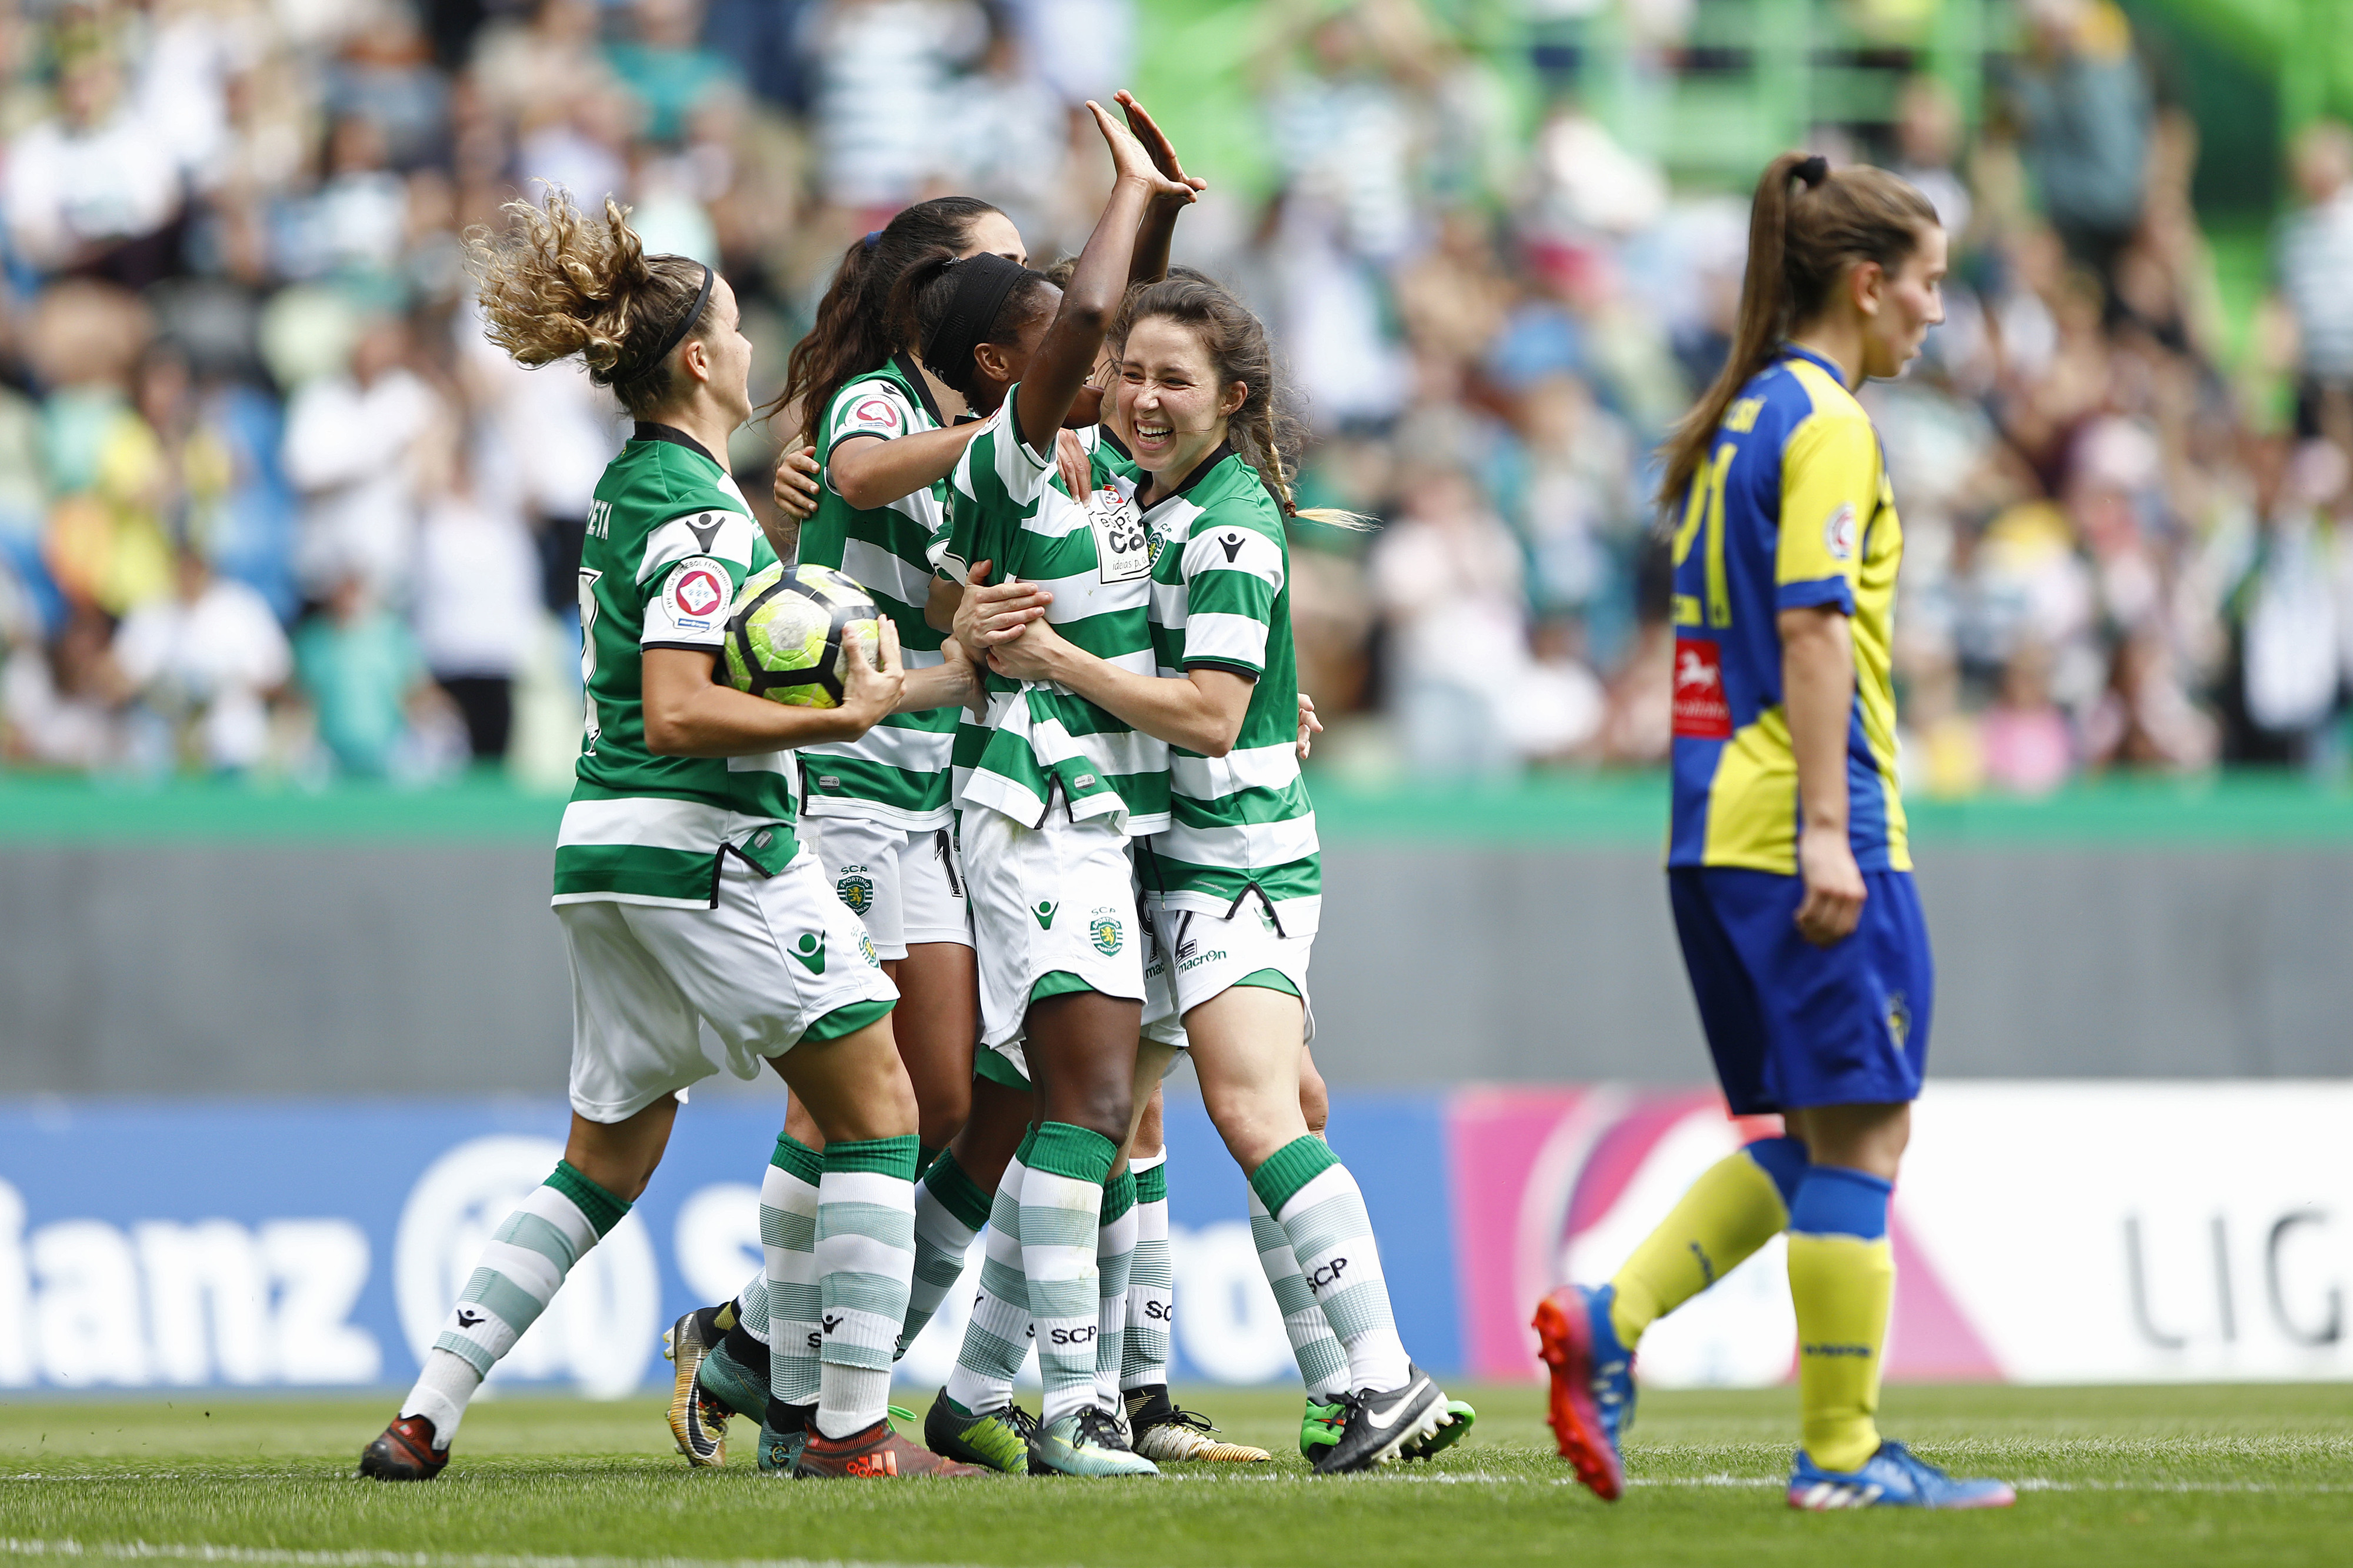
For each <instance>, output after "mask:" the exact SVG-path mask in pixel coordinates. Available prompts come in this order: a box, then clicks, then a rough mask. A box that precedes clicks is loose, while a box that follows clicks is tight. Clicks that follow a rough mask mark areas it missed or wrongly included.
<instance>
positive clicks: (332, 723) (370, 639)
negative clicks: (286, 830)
mask: <svg viewBox="0 0 2353 1568" xmlns="http://www.w3.org/2000/svg"><path fill="white" fill-rule="evenodd" d="M294 665H295V668H296V669H297V670H298V671H299V672H300V673H301V677H302V687H303V689H304V690H305V691H307V692H308V693H309V694H310V698H311V710H312V712H313V714H314V716H315V718H316V721H317V723H318V730H319V740H320V742H321V743H322V745H323V746H324V747H325V748H326V752H327V754H328V756H329V757H330V758H331V759H332V762H333V764H334V766H335V768H336V769H337V771H339V772H342V773H350V774H353V775H355V776H358V777H361V778H385V777H389V776H391V775H393V774H395V773H401V774H404V775H413V774H416V773H424V772H429V771H431V762H432V761H433V759H432V758H431V756H430V755H429V753H428V752H426V751H425V750H424V749H423V748H421V747H420V744H419V740H420V736H419V731H420V730H428V729H429V727H430V721H431V720H432V719H433V718H434V717H436V716H437V715H436V712H435V710H434V708H433V706H432V702H433V695H434V693H433V685H432V682H431V681H430V680H429V679H427V671H426V668H425V661H424V659H423V658H422V657H421V656H420V655H419V654H418V652H417V639H416V637H413V636H412V635H411V634H410V632H409V630H408V628H407V626H405V625H403V624H402V623H401V620H400V617H399V616H396V615H394V614H393V613H392V612H391V611H390V610H387V609H385V607H384V606H383V605H381V604H379V603H378V602H377V601H376V599H375V595H374V594H373V592H372V591H371V589H370V587H369V584H368V581H367V578H366V576H365V575H364V574H361V573H357V572H353V573H347V574H344V575H343V576H342V577H341V578H340V579H338V580H337V581H336V582H335V584H334V585H333V586H332V588H330V589H329V590H328V592H327V595H326V604H325V606H324V607H323V608H322V610H321V611H320V612H319V613H318V614H317V615H314V616H311V618H310V619H309V620H308V621H305V622H304V623H303V624H302V626H301V629H300V630H299V631H297V632H296V633H295V634H294Z"/></svg>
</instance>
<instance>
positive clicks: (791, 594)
mask: <svg viewBox="0 0 2353 1568" xmlns="http://www.w3.org/2000/svg"><path fill="white" fill-rule="evenodd" d="M875 616H876V611H875V608H874V601H873V600H871V599H870V598H868V597H867V596H866V590H865V589H863V588H861V587H860V586H859V585H858V584H856V583H854V582H852V581H851V580H850V579H849V578H848V577H845V576H843V575H842V574H840V573H839V572H837V571H835V570H834V569H833V568H832V567H830V566H792V567H787V566H786V565H785V564H783V563H781V562H779V563H777V564H776V565H774V566H770V567H768V568H766V569H765V571H760V572H755V573H754V574H752V575H751V576H750V577H748V578H746V579H744V588H743V591H742V592H741V593H739V594H737V595H735V609H734V613H733V614H732V615H731V616H728V618H727V683H728V684H729V685H731V686H733V688H735V689H736V690H738V691H748V692H750V693H751V694H752V695H753V696H754V697H765V698H766V699H767V700H769V701H771V702H783V703H786V704H788V705H790V706H792V707H795V708H839V707H840V706H841V681H842V677H843V675H844V674H845V673H846V672H847V671H848V669H849V656H848V655H846V654H845V653H843V651H842V647H841V639H842V637H844V636H845V635H854V636H857V637H863V638H865V639H866V657H867V658H869V659H870V660H871V659H874V658H879V657H880V653H879V649H880V648H881V626H879V625H878V624H877V623H876V619H875Z"/></svg>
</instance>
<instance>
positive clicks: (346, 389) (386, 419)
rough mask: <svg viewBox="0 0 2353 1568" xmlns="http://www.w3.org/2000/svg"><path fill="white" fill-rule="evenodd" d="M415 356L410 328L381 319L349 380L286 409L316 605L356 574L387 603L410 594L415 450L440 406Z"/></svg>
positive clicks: (312, 387)
mask: <svg viewBox="0 0 2353 1568" xmlns="http://www.w3.org/2000/svg"><path fill="white" fill-rule="evenodd" d="M408 354H409V335H408V327H407V324H406V322H404V321H401V320H399V319H398V318H397V317H391V316H385V317H379V318H377V319H376V320H375V321H371V322H369V323H368V324H367V326H366V327H365V329H364V331H362V332H361V333H360V336H359V341H358V342H357V343H356V344H355V345H354V346H353V349H352V358H351V369H350V371H349V372H348V374H343V375H335V376H322V377H321V378H320V379H318V380H316V381H313V382H311V384H309V385H307V386H305V387H303V388H302V389H301V391H299V392H297V393H296V394H295V395H294V399H293V402H292V403H291V405H290V406H289V407H288V409H287V415H286V447H285V464H286V477H287V478H288V479H290V480H291V481H292V483H293V485H294V488H295V489H297V490H298V491H300V492H301V496H302V502H303V505H302V520H301V536H300V538H299V539H298V541H297V542H296V545H295V560H296V564H297V569H298V570H299V572H300V573H301V579H302V583H303V585H304V587H305V588H306V589H308V590H309V591H310V592H311V594H313V595H316V596H320V597H323V596H325V595H326V593H327V591H328V590H329V588H330V587H331V585H332V584H334V583H336V582H337V581H338V580H339V579H341V578H342V577H343V576H344V575H346V574H357V575H358V576H359V577H360V578H361V579H362V580H363V582H364V584H365V586H366V588H367V590H368V592H369V594H370V595H371V596H372V597H374V598H375V599H377V600H379V601H384V600H388V599H390V598H392V597H395V596H397V595H401V594H403V593H405V592H406V587H407V583H408V574H409V562H410V556H411V553H412V552H413V551H414V550H415V548H416V542H417V512H416V489H415V487H416V478H415V474H414V472H413V463H414V455H415V447H416V445H417V439H418V437H421V436H423V435H424V434H425V432H426V430H427V426H429V425H430V424H431V423H432V421H433V419H434V418H435V417H436V416H437V413H438V403H439V399H438V396H437V395H436V394H435V393H434V391H433V389H432V388H431V387H430V386H428V385H427V384H426V383H425V382H424V381H423V380H421V379H420V378H419V377H418V376H417V374H416V373H415V372H414V371H412V370H410V369H409V368H408V366H407V363H406V361H407V358H408Z"/></svg>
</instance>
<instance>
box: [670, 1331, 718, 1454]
mask: <svg viewBox="0 0 2353 1568" xmlns="http://www.w3.org/2000/svg"><path fill="white" fill-rule="evenodd" d="M719 1312H720V1309H719V1308H717V1307H703V1308H701V1309H698V1310H695V1311H691V1312H689V1313H687V1314H686V1315H685V1316H684V1317H682V1318H681V1319H679V1321H677V1322H675V1323H672V1324H671V1325H670V1327H669V1328H668V1329H667V1330H665V1331H663V1333H662V1355H663V1357H664V1359H666V1360H668V1361H669V1362H670V1363H671V1367H672V1369H673V1370H672V1372H671V1374H670V1440H671V1441H672V1442H674V1443H676V1444H677V1445H678V1451H679V1452H680V1453H681V1454H684V1455H685V1456H686V1462H687V1463H688V1464H689V1465H690V1466H691V1467H693V1468H696V1469H706V1468H717V1467H718V1466H721V1465H723V1464H725V1463H726V1462H727V1418H728V1416H730V1415H733V1414H734V1412H733V1410H731V1409H729V1408H728V1407H727V1405H724V1404H723V1403H721V1402H720V1401H719V1400H718V1399H716V1398H714V1397H712V1394H710V1393H709V1392H708V1391H707V1390H705V1389H704V1388H703V1387H702V1384H701V1382H700V1374H701V1373H702V1363H703V1360H704V1358H705V1357H707V1356H708V1355H709V1354H710V1353H711V1352H712V1350H713V1349H714V1348H716V1346H717V1345H718V1342H719V1334H720V1331H719V1329H718V1327H717V1324H716V1320H717V1318H718V1316H719Z"/></svg>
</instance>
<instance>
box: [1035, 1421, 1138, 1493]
mask: <svg viewBox="0 0 2353 1568" xmlns="http://www.w3.org/2000/svg"><path fill="white" fill-rule="evenodd" d="M1029 1473H1030V1474H1031V1475H1033V1476H1156V1475H1158V1474H1159V1473H1160V1467H1159V1466H1157V1465H1155V1464H1154V1463H1153V1462H1152V1461H1151V1460H1149V1459H1147V1458H1145V1457H1144V1456H1143V1455H1141V1454H1139V1453H1137V1452H1135V1450H1134V1449H1133V1448H1130V1447H1128V1446H1127V1437H1126V1435H1125V1434H1124V1433H1123V1432H1121V1431H1120V1429H1119V1422H1118V1421H1117V1420H1115V1419H1114V1418H1113V1415H1112V1414H1111V1412H1109V1411H1108V1410H1104V1409H1103V1408H1102V1407H1101V1406H1099V1405H1087V1406H1085V1407H1084V1408H1083V1409H1082V1410H1080V1411H1079V1413H1078V1414H1077V1415H1065V1416H1063V1417H1062V1418H1061V1419H1060V1420H1059V1421H1051V1422H1049V1423H1047V1424H1046V1425H1045V1426H1040V1427H1039V1428H1038V1430H1037V1432H1036V1434H1035V1435H1034V1436H1031V1437H1030V1439H1029Z"/></svg>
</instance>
